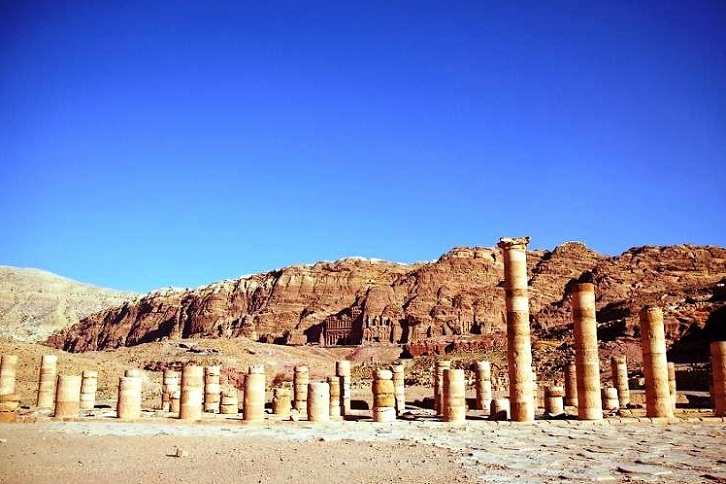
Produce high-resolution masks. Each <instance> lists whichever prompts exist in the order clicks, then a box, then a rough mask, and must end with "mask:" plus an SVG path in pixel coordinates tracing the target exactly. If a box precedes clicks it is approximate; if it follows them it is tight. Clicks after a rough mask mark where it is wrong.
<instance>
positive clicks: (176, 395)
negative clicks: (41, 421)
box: [169, 386, 181, 414]
mask: <svg viewBox="0 0 726 484" xmlns="http://www.w3.org/2000/svg"><path fill="white" fill-rule="evenodd" d="M179 407H181V386H180V387H179V390H176V391H173V392H171V396H170V397H169V412H170V413H173V414H179V411H180V408H179Z"/></svg>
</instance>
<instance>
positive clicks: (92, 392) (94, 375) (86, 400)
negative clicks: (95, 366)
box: [81, 370, 98, 410]
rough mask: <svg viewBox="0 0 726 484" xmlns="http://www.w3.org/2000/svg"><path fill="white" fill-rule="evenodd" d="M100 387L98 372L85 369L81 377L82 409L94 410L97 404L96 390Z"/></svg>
mask: <svg viewBox="0 0 726 484" xmlns="http://www.w3.org/2000/svg"><path fill="white" fill-rule="evenodd" d="M97 389H98V372H97V371H95V370H83V374H82V379H81V410H93V409H94V407H95V406H96V390H97Z"/></svg>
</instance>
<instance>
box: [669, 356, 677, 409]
mask: <svg viewBox="0 0 726 484" xmlns="http://www.w3.org/2000/svg"><path fill="white" fill-rule="evenodd" d="M668 393H669V394H670V396H671V406H672V407H673V410H675V409H676V401H677V400H678V394H677V391H676V364H675V363H672V362H670V361H669V362H668Z"/></svg>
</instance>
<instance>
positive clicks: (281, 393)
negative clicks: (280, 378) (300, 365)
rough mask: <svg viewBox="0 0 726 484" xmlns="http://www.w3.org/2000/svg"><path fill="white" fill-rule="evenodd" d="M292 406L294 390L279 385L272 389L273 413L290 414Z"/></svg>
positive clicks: (286, 415) (285, 415)
mask: <svg viewBox="0 0 726 484" xmlns="http://www.w3.org/2000/svg"><path fill="white" fill-rule="evenodd" d="M291 406H292V391H291V390H290V389H289V388H285V387H278V388H273V389H272V413H273V414H275V415H280V416H283V417H289V416H290V407H291Z"/></svg>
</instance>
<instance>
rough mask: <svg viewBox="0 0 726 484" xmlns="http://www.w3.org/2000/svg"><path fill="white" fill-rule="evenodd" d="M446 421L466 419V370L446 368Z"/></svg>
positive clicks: (444, 411) (454, 421) (457, 421)
mask: <svg viewBox="0 0 726 484" xmlns="http://www.w3.org/2000/svg"><path fill="white" fill-rule="evenodd" d="M443 390H444V398H443V407H444V408H443V412H442V413H443V415H444V422H452V423H463V422H465V421H466V378H465V375H464V370H454V369H451V368H449V369H447V370H444V388H443Z"/></svg>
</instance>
